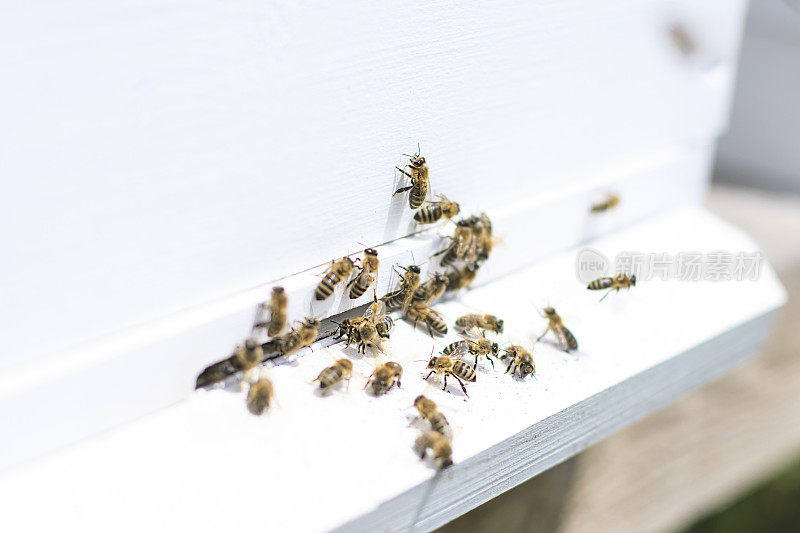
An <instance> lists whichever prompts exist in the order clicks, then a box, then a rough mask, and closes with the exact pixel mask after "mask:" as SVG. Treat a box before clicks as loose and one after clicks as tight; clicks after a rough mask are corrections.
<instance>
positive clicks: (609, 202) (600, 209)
mask: <svg viewBox="0 0 800 533" xmlns="http://www.w3.org/2000/svg"><path fill="white" fill-rule="evenodd" d="M618 205H619V196H617V195H616V194H609V195H608V196H607V197H606V199H605V200H603V201H602V202H598V203H596V204H594V205H592V209H591V212H592V213H604V212H606V211H608V210H609V209H613V208H615V207H617V206H618Z"/></svg>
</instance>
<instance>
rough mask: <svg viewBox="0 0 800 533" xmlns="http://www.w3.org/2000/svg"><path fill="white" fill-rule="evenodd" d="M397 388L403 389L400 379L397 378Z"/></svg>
mask: <svg viewBox="0 0 800 533" xmlns="http://www.w3.org/2000/svg"><path fill="white" fill-rule="evenodd" d="M397 388H398V389H402V388H403V387H401V386H400V378H397Z"/></svg>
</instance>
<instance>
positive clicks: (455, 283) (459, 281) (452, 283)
mask: <svg viewBox="0 0 800 533" xmlns="http://www.w3.org/2000/svg"><path fill="white" fill-rule="evenodd" d="M478 268H479V265H478V264H477V263H476V264H468V265H466V266H465V267H464V268H461V269H456V270H451V271H450V272H448V273H447V290H448V291H458V290H461V289H463V288H464V287H467V286H469V285H470V284H471V283H472V282H473V281H474V280H475V276H476V275H477V274H478Z"/></svg>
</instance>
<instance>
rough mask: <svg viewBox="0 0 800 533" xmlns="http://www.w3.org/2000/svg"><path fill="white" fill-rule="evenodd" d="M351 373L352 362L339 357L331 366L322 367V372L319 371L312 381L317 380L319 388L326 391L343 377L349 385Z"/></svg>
mask: <svg viewBox="0 0 800 533" xmlns="http://www.w3.org/2000/svg"><path fill="white" fill-rule="evenodd" d="M352 373H353V363H351V362H350V360H349V359H339V360H337V361H336V362H335V363H333V364H332V365H331V366H329V367H327V368H324V369H323V370H322V372H320V373H319V376H317V377H316V379H314V381H319V390H320V391H322V392H326V391H329V390H330V389H331V387H333V386H334V385H336V384H337V383H340V382H341V381H342V380H345V379H346V380H347V382H348V385H349V383H350V375H351V374H352ZM312 383H313V381H312Z"/></svg>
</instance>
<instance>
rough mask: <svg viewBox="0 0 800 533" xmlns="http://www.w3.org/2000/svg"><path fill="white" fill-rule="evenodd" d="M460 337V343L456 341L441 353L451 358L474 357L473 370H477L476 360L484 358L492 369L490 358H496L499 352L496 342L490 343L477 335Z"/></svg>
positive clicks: (462, 335) (492, 362)
mask: <svg viewBox="0 0 800 533" xmlns="http://www.w3.org/2000/svg"><path fill="white" fill-rule="evenodd" d="M461 337H462V339H461V340H460V341H456V342H453V343H450V344H448V345H447V346H445V347H444V350H442V353H443V354H445V355H449V356H452V357H461V356H463V355H466V354H472V355H474V356H475V364H474V365H473V366H474V367H475V368H478V359H479V358H480V357H486V359H488V360H489V362H490V363H491V364H492V368H494V361H493V360H492V357H496V356H497V354H498V352H499V350H500V347H499V346H498V345H497V343H496V342H492V341H490V340H489V339H487V338H485V337H482V336H477V335H464V334H461Z"/></svg>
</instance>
